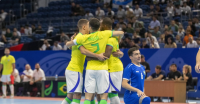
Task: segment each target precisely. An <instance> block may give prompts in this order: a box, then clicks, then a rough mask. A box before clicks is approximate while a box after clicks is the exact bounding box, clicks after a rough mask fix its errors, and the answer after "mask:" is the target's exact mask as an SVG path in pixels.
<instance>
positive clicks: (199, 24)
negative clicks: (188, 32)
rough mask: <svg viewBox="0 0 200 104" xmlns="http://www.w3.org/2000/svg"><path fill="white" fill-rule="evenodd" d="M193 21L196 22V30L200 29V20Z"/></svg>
mask: <svg viewBox="0 0 200 104" xmlns="http://www.w3.org/2000/svg"><path fill="white" fill-rule="evenodd" d="M193 21H194V25H195V27H196V29H197V28H199V27H200V22H199V19H198V18H194V19H193Z"/></svg>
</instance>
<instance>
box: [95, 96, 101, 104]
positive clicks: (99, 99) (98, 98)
mask: <svg viewBox="0 0 200 104" xmlns="http://www.w3.org/2000/svg"><path fill="white" fill-rule="evenodd" d="M96 98H97V101H98V104H100V101H101V96H100V95H99V94H97V96H96Z"/></svg>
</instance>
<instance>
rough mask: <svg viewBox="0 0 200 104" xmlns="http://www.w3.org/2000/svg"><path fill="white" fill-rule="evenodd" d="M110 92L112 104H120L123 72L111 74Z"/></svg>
mask: <svg viewBox="0 0 200 104" xmlns="http://www.w3.org/2000/svg"><path fill="white" fill-rule="evenodd" d="M109 74H110V75H109V81H110V90H111V93H109V94H108V97H109V98H110V104H120V99H119V96H118V92H119V91H120V90H121V84H122V75H123V71H119V72H111V73H109Z"/></svg>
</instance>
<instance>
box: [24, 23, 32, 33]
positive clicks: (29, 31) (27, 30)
mask: <svg viewBox="0 0 200 104" xmlns="http://www.w3.org/2000/svg"><path fill="white" fill-rule="evenodd" d="M24 32H25V35H32V28H31V27H29V26H28V25H26V26H25V29H24Z"/></svg>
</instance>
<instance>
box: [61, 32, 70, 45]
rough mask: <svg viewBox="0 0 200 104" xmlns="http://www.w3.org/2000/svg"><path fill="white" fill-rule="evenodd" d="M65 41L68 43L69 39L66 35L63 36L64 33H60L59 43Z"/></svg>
mask: <svg viewBox="0 0 200 104" xmlns="http://www.w3.org/2000/svg"><path fill="white" fill-rule="evenodd" d="M66 41H70V38H69V36H68V35H65V33H64V32H62V33H61V35H60V42H61V43H65V42H66Z"/></svg>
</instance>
